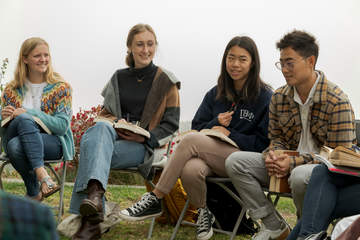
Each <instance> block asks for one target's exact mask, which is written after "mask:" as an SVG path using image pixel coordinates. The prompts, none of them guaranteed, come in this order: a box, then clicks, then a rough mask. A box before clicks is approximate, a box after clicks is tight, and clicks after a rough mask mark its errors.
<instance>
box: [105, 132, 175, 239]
mask: <svg viewBox="0 0 360 240" xmlns="http://www.w3.org/2000/svg"><path fill="white" fill-rule="evenodd" d="M174 135H175V134H174ZM174 135H171V136H170V137H169V139H170V140H168V145H167V148H166V149H165V150H164V151H163V152H160V153H159V154H163V155H165V156H166V157H169V154H170V150H171V147H172V144H171V143H172V140H173V137H174ZM164 146H165V145H164ZM161 165H162V163H161V162H158V161H157V162H156V163H153V166H152V169H151V171H153V172H154V173H155V172H156V171H158V170H161V169H162V167H161ZM111 170H112V171H120V172H124V173H137V174H140V172H139V170H138V168H137V167H131V168H126V169H111ZM154 175H155V174H154ZM144 180H145V181H146V182H147V183H148V184H150V186H151V187H153V188H155V184H154V183H153V182H152V180H147V179H144ZM155 218H156V217H152V218H151V223H150V226H149V230H148V235H147V239H151V236H152V232H153V230H154V226H155Z"/></svg>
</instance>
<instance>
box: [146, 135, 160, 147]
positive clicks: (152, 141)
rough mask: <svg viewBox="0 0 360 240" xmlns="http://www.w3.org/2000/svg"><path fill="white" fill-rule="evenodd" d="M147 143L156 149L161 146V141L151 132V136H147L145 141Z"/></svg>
mask: <svg viewBox="0 0 360 240" xmlns="http://www.w3.org/2000/svg"><path fill="white" fill-rule="evenodd" d="M144 143H145V144H146V145H148V146H149V147H150V148H152V149H154V148H157V147H159V146H160V145H159V142H158V141H157V139H156V137H155V135H154V134H152V133H151V132H150V138H147V139H146V140H145V142H144Z"/></svg>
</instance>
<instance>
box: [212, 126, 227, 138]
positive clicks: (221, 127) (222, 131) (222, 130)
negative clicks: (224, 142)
mask: <svg viewBox="0 0 360 240" xmlns="http://www.w3.org/2000/svg"><path fill="white" fill-rule="evenodd" d="M211 129H212V130H215V131H218V132H221V133H223V134H224V135H225V136H227V137H228V136H229V135H230V131H229V130H227V129H226V128H224V127H223V126H213V127H212V128H211Z"/></svg>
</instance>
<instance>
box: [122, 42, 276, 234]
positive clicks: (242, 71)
mask: <svg viewBox="0 0 360 240" xmlns="http://www.w3.org/2000/svg"><path fill="white" fill-rule="evenodd" d="M259 73H260V60H259V54H258V50H257V47H256V44H255V42H254V41H253V40H252V39H251V38H249V37H246V36H243V37H234V38H233V39H232V40H231V41H230V42H229V43H228V45H227V46H226V49H225V52H224V56H223V59H222V64H221V73H220V76H219V78H218V84H217V86H215V87H214V88H212V89H211V90H210V91H209V92H208V93H207V94H206V96H205V98H204V100H203V102H202V103H201V105H200V107H199V109H198V111H197V113H196V114H195V117H194V119H193V121H192V128H193V129H195V130H199V131H200V130H202V129H213V130H216V131H219V132H221V133H223V134H224V135H226V136H228V137H229V138H230V139H231V140H233V141H234V142H235V143H236V144H237V146H238V148H236V147H234V146H233V145H231V144H229V143H227V142H224V141H221V140H219V139H218V138H214V137H209V136H206V135H204V134H201V133H198V132H195V133H190V134H188V135H187V136H185V137H184V139H183V140H182V141H181V142H180V144H179V145H178V146H177V148H176V151H175V153H174V154H173V155H172V157H171V158H170V160H169V162H168V163H167V165H166V167H165V169H164V171H163V173H162V174H161V177H160V179H159V182H158V183H157V185H156V188H155V189H154V191H153V192H150V193H145V194H144V196H143V197H142V199H141V200H140V201H139V202H137V203H135V204H134V205H133V206H132V207H129V208H127V209H125V210H122V211H121V216H122V217H123V218H124V219H126V220H143V219H146V218H150V217H153V216H157V215H160V214H161V212H162V208H161V199H162V198H163V197H164V195H165V194H167V193H169V192H170V190H171V189H172V187H173V185H174V184H175V182H176V180H177V179H178V178H179V177H180V178H181V181H182V183H183V186H184V188H185V190H186V192H187V193H188V197H189V199H190V203H192V204H193V205H194V206H195V207H198V208H199V217H198V221H197V223H198V229H197V239H199V240H206V239H209V238H211V236H212V235H213V230H212V227H211V226H212V223H213V222H214V221H215V218H214V215H213V214H212V213H211V212H210V211H209V209H208V208H207V207H206V182H205V178H206V176H210V175H218V176H222V177H227V174H226V170H225V159H226V158H227V157H228V156H229V155H230V154H231V153H233V152H235V151H239V150H244V151H256V152H261V151H262V150H264V149H265V148H266V147H267V146H268V145H269V140H268V138H267V127H268V106H269V103H270V99H271V96H272V90H271V88H270V87H269V86H268V85H267V84H266V83H264V82H263V81H262V80H261V79H260V76H259Z"/></svg>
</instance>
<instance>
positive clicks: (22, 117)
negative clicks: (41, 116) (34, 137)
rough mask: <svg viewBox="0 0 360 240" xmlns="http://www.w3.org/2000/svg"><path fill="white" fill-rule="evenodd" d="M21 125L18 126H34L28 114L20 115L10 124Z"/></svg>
mask: <svg viewBox="0 0 360 240" xmlns="http://www.w3.org/2000/svg"><path fill="white" fill-rule="evenodd" d="M18 123H21V124H20V126H24V124H26V123H30V124H35V121H34V119H33V118H32V116H31V115H30V114H27V113H22V114H20V115H18V116H16V117H15V118H14V119H13V120H12V121H11V122H10V124H11V125H14V124H18Z"/></svg>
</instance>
